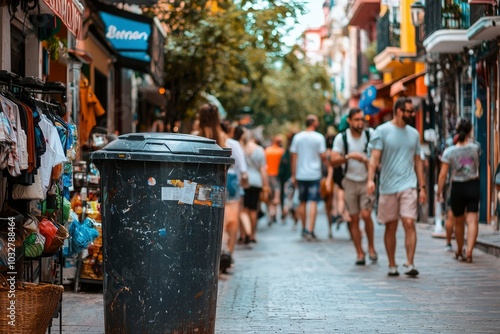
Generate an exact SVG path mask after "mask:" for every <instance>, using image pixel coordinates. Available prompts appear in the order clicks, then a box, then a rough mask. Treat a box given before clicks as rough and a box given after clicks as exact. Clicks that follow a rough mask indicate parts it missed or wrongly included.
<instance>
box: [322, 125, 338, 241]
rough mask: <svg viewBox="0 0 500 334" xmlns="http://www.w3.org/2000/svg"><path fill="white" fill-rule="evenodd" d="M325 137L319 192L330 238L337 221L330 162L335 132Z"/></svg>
mask: <svg viewBox="0 0 500 334" xmlns="http://www.w3.org/2000/svg"><path fill="white" fill-rule="evenodd" d="M325 139H326V154H325V161H323V167H322V169H321V171H322V173H323V175H322V178H321V181H320V184H319V192H320V195H321V199H322V200H323V202H324V203H325V212H326V218H327V220H328V238H329V239H332V238H333V232H332V226H333V224H334V223H335V220H334V218H333V192H334V190H335V184H334V182H333V166H332V164H331V163H330V157H331V155H332V147H333V141H334V139H335V132H330V133H328V132H327V136H326V138H325Z"/></svg>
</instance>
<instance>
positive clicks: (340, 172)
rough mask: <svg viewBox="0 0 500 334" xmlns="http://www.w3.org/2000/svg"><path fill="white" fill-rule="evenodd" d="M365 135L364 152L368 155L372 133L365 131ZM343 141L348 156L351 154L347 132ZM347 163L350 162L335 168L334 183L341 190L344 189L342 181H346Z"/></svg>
mask: <svg viewBox="0 0 500 334" xmlns="http://www.w3.org/2000/svg"><path fill="white" fill-rule="evenodd" d="M364 133H365V135H366V145H365V150H364V152H365V153H367V152H368V144H369V143H370V131H369V130H365V131H364ZM342 141H343V142H344V152H345V154H347V153H348V152H349V146H348V144H347V131H342ZM347 163H348V161H346V163H345V164H344V166H343V167H342V165H340V166H337V167H334V168H333V182H334V183H335V184H337V185H338V186H339V187H340V188H342V180H343V179H344V176H345V173H346V172H347ZM342 189H343V188H342Z"/></svg>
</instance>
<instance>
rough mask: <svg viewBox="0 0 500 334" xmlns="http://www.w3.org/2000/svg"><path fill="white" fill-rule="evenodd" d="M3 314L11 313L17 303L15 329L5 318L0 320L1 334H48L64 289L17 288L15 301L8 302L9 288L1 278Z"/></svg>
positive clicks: (28, 285)
mask: <svg viewBox="0 0 500 334" xmlns="http://www.w3.org/2000/svg"><path fill="white" fill-rule="evenodd" d="M0 281H1V285H0V310H2V313H3V314H6V313H5V312H9V313H7V315H9V314H11V312H10V311H8V308H9V306H10V305H11V301H15V326H12V325H10V324H9V321H11V319H9V318H8V317H6V316H3V317H0V333H5V334H27V333H29V334H45V332H46V331H47V328H48V327H49V323H50V320H51V319H52V316H53V315H54V313H55V311H56V309H57V306H58V304H59V301H60V300H61V295H62V293H63V290H64V288H63V286H62V285H54V284H43V283H41V284H33V283H24V284H22V285H21V286H20V285H16V288H15V291H14V293H15V297H14V298H9V285H8V284H7V281H6V279H5V278H4V277H3V276H2V275H0Z"/></svg>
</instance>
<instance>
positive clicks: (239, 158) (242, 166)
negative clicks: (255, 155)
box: [226, 138, 247, 177]
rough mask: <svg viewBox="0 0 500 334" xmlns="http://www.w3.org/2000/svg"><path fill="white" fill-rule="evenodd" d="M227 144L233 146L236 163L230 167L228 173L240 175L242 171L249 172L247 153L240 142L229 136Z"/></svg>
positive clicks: (232, 156)
mask: <svg viewBox="0 0 500 334" xmlns="http://www.w3.org/2000/svg"><path fill="white" fill-rule="evenodd" d="M226 146H228V147H230V148H231V152H232V153H231V158H234V164H233V165H231V166H230V167H229V169H228V170H227V173H228V174H236V175H238V177H239V176H240V175H241V174H242V173H246V172H247V163H246V161H245V153H244V152H243V149H242V148H241V145H240V143H239V142H238V141H236V140H234V139H232V138H228V139H227V140H226Z"/></svg>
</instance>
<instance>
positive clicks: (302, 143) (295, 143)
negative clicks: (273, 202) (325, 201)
mask: <svg viewBox="0 0 500 334" xmlns="http://www.w3.org/2000/svg"><path fill="white" fill-rule="evenodd" d="M318 126H319V120H318V117H317V116H316V115H309V116H307V118H306V129H305V130H304V131H301V132H299V133H297V134H296V135H295V136H294V137H293V140H292V144H291V146H290V153H291V157H292V159H291V165H292V181H293V183H294V185H295V186H296V187H297V186H298V189H299V199H300V205H299V207H298V209H297V213H298V214H299V217H300V219H301V221H302V236H303V237H304V238H309V239H316V235H315V234H314V225H315V223H316V214H317V205H318V201H319V200H320V199H321V196H320V193H319V183H320V180H321V177H322V173H321V167H322V163H323V160H324V159H325V158H326V141H325V137H324V136H323V135H322V134H320V133H318V132H316V130H317V128H318ZM307 202H310V205H309V229H307V224H306V218H307Z"/></svg>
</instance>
